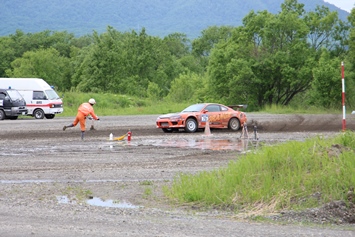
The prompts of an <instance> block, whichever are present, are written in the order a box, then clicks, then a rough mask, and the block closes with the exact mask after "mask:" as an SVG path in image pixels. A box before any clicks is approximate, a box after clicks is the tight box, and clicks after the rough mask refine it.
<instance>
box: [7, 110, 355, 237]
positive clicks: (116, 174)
mask: <svg viewBox="0 0 355 237" xmlns="http://www.w3.org/2000/svg"><path fill="white" fill-rule="evenodd" d="M156 117H157V116H156V115H149V116H106V117H101V121H100V122H95V124H94V125H95V128H96V130H95V131H90V130H87V132H86V137H85V140H84V141H81V140H80V129H79V126H77V127H75V128H70V129H67V130H66V131H62V127H63V126H64V125H67V124H69V123H71V122H72V120H73V118H72V117H70V118H54V119H52V120H47V119H44V120H35V119H33V118H21V119H18V120H14V121H12V120H4V121H0V128H1V129H0V160H1V167H0V236H6V237H7V236H201V237H202V236H203V237H207V236H280V237H281V236H286V237H287V236H290V237H291V236H335V237H336V236H339V237H340V236H342V237H343V236H355V231H354V230H355V228H354V227H355V226H353V225H324V226H320V225H302V224H284V223H283V224H281V223H280V224H277V223H273V224H269V223H260V222H254V221H251V220H248V219H241V218H237V217H236V214H235V213H228V212H222V211H219V210H206V211H201V210H200V209H197V208H194V207H193V206H188V205H186V206H178V205H175V204H173V203H169V202H168V200H166V198H165V197H164V195H163V193H162V187H163V186H169V185H170V184H171V181H172V180H173V178H174V177H175V176H176V175H177V174H178V173H179V172H189V173H197V172H200V171H204V170H212V169H216V168H219V167H224V166H226V165H227V164H228V162H229V161H231V160H235V159H237V158H238V155H239V154H240V153H241V152H243V151H245V150H248V149H254V148H255V147H258V145H259V144H260V143H261V142H264V143H271V142H283V141H287V140H292V139H293V140H303V139H305V138H307V137H311V136H316V135H322V136H333V135H335V134H338V133H339V132H341V126H342V118H341V115H307V116H305V115H270V114H256V113H255V114H253V113H250V114H248V117H249V123H248V125H251V124H252V123H257V125H258V135H259V140H255V139H253V138H254V134H253V132H252V129H251V128H250V129H249V139H239V137H240V132H237V133H232V132H230V131H228V130H222V131H221V130H212V135H211V136H206V135H205V134H204V132H197V133H194V134H188V133H184V132H179V133H172V134H164V133H163V132H162V131H161V130H160V129H156V128H155V119H156ZM90 123H91V122H90V121H88V124H87V127H89V125H90ZM128 129H131V131H132V140H131V141H130V142H128V141H127V140H126V139H125V140H124V141H110V140H109V134H110V133H113V134H114V136H115V137H118V136H121V135H123V134H125V133H126V132H127V131H128ZM347 129H350V130H355V121H354V119H353V118H351V117H350V118H349V119H348V120H347Z"/></svg>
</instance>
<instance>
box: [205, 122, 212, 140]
mask: <svg viewBox="0 0 355 237" xmlns="http://www.w3.org/2000/svg"><path fill="white" fill-rule="evenodd" d="M205 135H206V136H210V135H212V134H211V129H210V122H209V121H208V120H207V121H206V126H205Z"/></svg>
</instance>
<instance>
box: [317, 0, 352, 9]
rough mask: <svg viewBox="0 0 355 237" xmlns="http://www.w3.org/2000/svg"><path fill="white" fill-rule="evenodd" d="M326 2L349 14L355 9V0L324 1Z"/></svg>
mask: <svg viewBox="0 0 355 237" xmlns="http://www.w3.org/2000/svg"><path fill="white" fill-rule="evenodd" d="M324 2H328V3H330V4H333V5H335V6H337V7H339V8H340V9H343V10H345V11H347V12H350V11H351V9H353V8H354V7H355V0H324Z"/></svg>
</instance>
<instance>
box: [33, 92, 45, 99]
mask: <svg viewBox="0 0 355 237" xmlns="http://www.w3.org/2000/svg"><path fill="white" fill-rule="evenodd" d="M33 99H34V100H46V99H47V98H46V96H45V94H44V92H43V91H34V92H33Z"/></svg>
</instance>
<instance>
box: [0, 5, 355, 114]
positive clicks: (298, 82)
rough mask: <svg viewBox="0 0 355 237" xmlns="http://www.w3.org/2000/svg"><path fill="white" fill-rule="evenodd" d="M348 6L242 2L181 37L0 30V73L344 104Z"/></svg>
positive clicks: (149, 93) (253, 102)
mask: <svg viewBox="0 0 355 237" xmlns="http://www.w3.org/2000/svg"><path fill="white" fill-rule="evenodd" d="M354 26H355V11H354V10H353V11H352V12H351V14H350V15H349V17H348V21H342V20H340V19H339V17H338V15H337V12H331V11H330V10H329V9H328V8H327V7H324V6H318V7H316V9H314V11H310V12H306V11H305V10H304V5H303V4H300V3H298V1H297V0H285V1H284V3H283V4H282V5H281V10H280V11H279V12H278V13H277V14H272V13H270V12H268V11H259V12H254V11H251V12H250V13H249V14H247V15H246V16H245V17H244V18H243V24H242V26H239V27H231V26H210V27H208V28H207V29H205V30H203V31H202V32H201V36H200V37H198V38H196V39H194V40H190V39H188V38H187V36H186V35H185V34H183V33H173V34H170V35H168V36H166V37H164V38H160V37H156V36H150V35H148V34H147V33H146V29H145V28H142V29H141V30H140V31H138V32H137V31H135V30H132V31H130V32H120V31H118V30H116V29H114V28H113V27H111V26H108V27H107V29H106V32H104V33H102V34H99V33H97V32H94V33H93V34H91V35H85V36H81V37H75V36H74V35H73V34H71V33H68V32H66V31H63V32H54V31H49V30H47V31H43V32H39V33H27V34H26V33H24V32H22V31H20V30H18V31H16V32H15V33H14V34H11V35H9V36H4V37H0V77H39V78H43V79H45V80H46V81H47V82H48V83H49V84H51V85H54V86H55V87H56V88H57V90H59V91H63V92H65V91H79V92H96V93H114V94H126V95H131V96H137V97H142V98H151V99H153V100H164V99H166V100H172V101H177V102H183V101H186V102H203V101H206V102H207V101H213V102H220V103H224V104H236V103H244V104H248V105H249V106H251V108H254V109H258V108H262V107H263V106H265V105H272V104H276V105H290V104H291V105H292V104H296V103H297V104H300V105H304V106H309V105H314V106H321V107H324V108H337V107H340V106H341V96H342V93H341V91H342V89H341V62H344V65H345V70H346V71H345V75H346V95H347V96H346V102H347V103H348V104H350V105H354V102H355V96H354V95H353V94H354V93H353V92H354V90H355V84H354V66H355V52H354V51H355V30H354Z"/></svg>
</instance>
